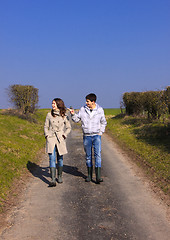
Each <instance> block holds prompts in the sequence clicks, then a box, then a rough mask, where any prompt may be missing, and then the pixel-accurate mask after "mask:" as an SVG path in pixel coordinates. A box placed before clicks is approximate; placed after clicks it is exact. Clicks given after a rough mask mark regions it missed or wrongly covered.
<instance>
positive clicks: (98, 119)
mask: <svg viewBox="0 0 170 240" xmlns="http://www.w3.org/2000/svg"><path fill="white" fill-rule="evenodd" d="M72 120H73V121H74V122H76V123H77V122H79V121H81V124H82V129H83V134H84V135H97V134H99V135H102V133H103V132H104V131H105V127H106V125H107V122H106V118H105V115H104V110H103V108H102V107H100V106H99V105H98V104H96V107H95V108H94V109H93V110H92V111H91V110H90V109H89V108H88V107H87V106H84V107H81V108H80V110H79V112H78V113H75V114H74V115H72Z"/></svg>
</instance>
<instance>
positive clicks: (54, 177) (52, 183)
mask: <svg viewBox="0 0 170 240" xmlns="http://www.w3.org/2000/svg"><path fill="white" fill-rule="evenodd" d="M50 173H51V179H52V180H51V182H50V183H49V187H55V186H56V168H55V167H51V168H50Z"/></svg>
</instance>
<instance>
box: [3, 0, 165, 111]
mask: <svg viewBox="0 0 170 240" xmlns="http://www.w3.org/2000/svg"><path fill="white" fill-rule="evenodd" d="M0 83H1V84H0V85H1V87H0V108H1V109H2V108H8V107H10V106H11V104H10V102H9V101H8V98H7V94H6V90H5V89H6V88H8V87H9V85H12V84H23V85H33V86H34V87H36V88H38V89H39V98H40V99H39V106H40V107H41V108H49V107H51V101H52V99H53V98H55V97H60V98H62V99H63V100H64V102H65V104H66V106H67V107H69V106H73V107H75V108H79V107H80V106H82V105H84V103H85V96H86V95H87V94H88V93H91V92H94V93H96V95H97V97H98V99H97V102H98V103H99V104H100V105H101V106H103V107H104V108H112V107H119V103H120V100H121V96H122V94H123V93H124V92H130V91H148V90H162V89H165V87H166V86H168V85H170V1H169V0H15V1H13V0H5V1H4V0H0Z"/></svg>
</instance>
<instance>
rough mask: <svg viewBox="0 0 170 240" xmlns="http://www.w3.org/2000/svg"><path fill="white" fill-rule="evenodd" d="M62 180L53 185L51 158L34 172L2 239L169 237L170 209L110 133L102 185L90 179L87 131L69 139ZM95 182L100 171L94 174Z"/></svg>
mask: <svg viewBox="0 0 170 240" xmlns="http://www.w3.org/2000/svg"><path fill="white" fill-rule="evenodd" d="M67 145H68V152H69V153H68V154H67V155H65V156H64V171H63V181H64V183H63V184H57V186H56V187H55V188H48V183H49V181H50V175H49V168H48V156H47V155H44V157H43V159H42V162H41V163H40V165H38V166H37V168H36V170H35V171H33V172H32V176H31V178H30V180H29V181H28V183H27V185H26V188H25V190H24V192H23V193H22V198H21V199H20V201H19V202H18V204H17V206H16V207H15V208H14V209H13V210H12V213H11V214H10V216H9V217H8V225H7V226H6V228H4V229H3V231H2V232H1V233H0V239H2V240H34V239H35V240H39V239H41V240H59V239H60V240H74V239H75V240H93V239H94V240H124V239H129V240H134V239H136V240H169V239H170V225H169V222H168V219H167V211H166V210H167V209H166V208H164V206H163V205H162V204H161V201H159V199H157V198H155V197H154V195H153V193H152V192H151V191H150V190H149V187H148V185H147V184H145V182H144V181H143V179H141V177H140V176H138V175H137V174H136V171H134V169H133V167H132V165H131V164H130V163H129V161H128V160H127V159H126V156H124V155H123V154H122V153H121V152H120V151H118V150H117V149H116V147H115V144H114V143H113V142H112V141H111V139H110V138H108V136H107V135H105V134H104V135H103V136H102V161H103V162H102V163H103V165H102V177H103V179H104V182H103V183H101V184H100V185H97V184H95V182H90V183H86V182H85V177H86V173H87V171H86V166H85V156H84V150H83V143H82V133H81V129H80V128H79V126H78V125H76V124H74V125H73V130H72V132H71V134H70V135H69V137H68V139H67ZM94 180H95V174H94Z"/></svg>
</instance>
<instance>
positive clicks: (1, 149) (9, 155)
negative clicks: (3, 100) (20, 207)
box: [0, 110, 48, 204]
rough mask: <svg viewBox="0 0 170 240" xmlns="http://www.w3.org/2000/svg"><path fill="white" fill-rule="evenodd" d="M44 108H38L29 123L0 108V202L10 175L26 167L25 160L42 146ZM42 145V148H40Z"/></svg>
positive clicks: (33, 157) (15, 175)
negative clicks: (32, 120) (5, 113)
mask: <svg viewBox="0 0 170 240" xmlns="http://www.w3.org/2000/svg"><path fill="white" fill-rule="evenodd" d="M47 111H48V110H39V111H38V112H37V113H36V115H35V116H34V118H35V119H36V122H37V123H33V122H32V123H31V122H28V121H27V120H24V119H20V118H18V117H17V116H9V115H3V114H2V111H0V132H1V139H0V159H1V161H0V204H2V202H3V201H4V200H5V198H6V195H7V193H8V191H9V190H10V187H11V184H12V182H13V180H14V179H16V178H19V177H20V176H21V174H22V173H24V171H26V170H27V164H28V162H34V163H35V162H36V161H38V159H37V153H38V152H39V151H40V149H42V148H43V147H44V144H45V139H44V135H43V126H44V121H45V116H46V113H47ZM44 149H45V148H44Z"/></svg>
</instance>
